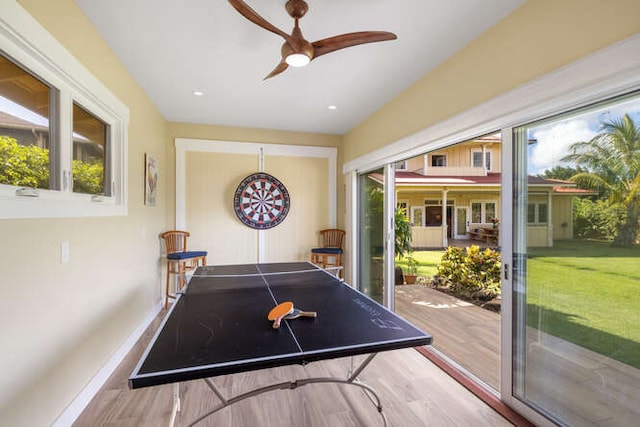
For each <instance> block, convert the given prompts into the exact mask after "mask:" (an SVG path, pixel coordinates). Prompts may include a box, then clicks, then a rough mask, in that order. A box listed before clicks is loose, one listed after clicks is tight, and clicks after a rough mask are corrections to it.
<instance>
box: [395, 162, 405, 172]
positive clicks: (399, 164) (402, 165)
mask: <svg viewBox="0 0 640 427" xmlns="http://www.w3.org/2000/svg"><path fill="white" fill-rule="evenodd" d="M407 163H408V162H407V161H406V160H400V161H397V162H396V172H397V171H406V170H407Z"/></svg>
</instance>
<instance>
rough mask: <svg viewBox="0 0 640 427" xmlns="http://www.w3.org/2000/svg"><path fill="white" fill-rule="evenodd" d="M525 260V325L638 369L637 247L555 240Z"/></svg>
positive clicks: (639, 265)
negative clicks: (552, 244)
mask: <svg viewBox="0 0 640 427" xmlns="http://www.w3.org/2000/svg"><path fill="white" fill-rule="evenodd" d="M528 257H529V258H528V260H527V324H528V325H529V326H532V327H535V328H537V329H540V330H542V331H544V332H546V333H549V334H551V335H554V336H557V337H560V338H562V339H565V340H567V341H570V342H573V343H574V344H577V345H579V346H582V347H585V348H588V349H590V350H592V351H595V352H597V353H600V354H603V355H607V356H609V357H611V358H613V359H616V360H618V361H620V362H623V363H626V364H628V365H631V366H634V367H636V368H640V246H637V245H636V246H634V247H632V248H628V249H627V248H614V247H611V245H610V243H609V242H597V241H569V242H556V244H555V247H554V248H540V249H531V250H530V251H529V254H528Z"/></svg>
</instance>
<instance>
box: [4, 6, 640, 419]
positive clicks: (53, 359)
mask: <svg viewBox="0 0 640 427" xmlns="http://www.w3.org/2000/svg"><path fill="white" fill-rule="evenodd" d="M19 3H20V4H21V5H23V6H24V7H25V8H26V9H27V11H28V12H29V13H31V14H32V15H33V16H34V17H35V18H36V19H38V20H39V21H40V22H41V24H42V25H43V26H44V27H45V28H46V29H47V30H48V31H49V32H50V33H52V34H53V36H54V37H56V38H57V39H58V40H59V41H60V42H61V43H62V44H63V45H64V46H65V47H66V48H67V49H68V50H69V51H70V52H71V53H72V54H73V55H74V56H75V57H76V58H77V59H78V60H79V61H80V62H82V63H83V64H84V65H85V66H86V67H87V68H88V69H89V70H90V71H91V72H92V73H93V74H94V75H95V76H96V77H97V78H98V79H99V80H101V81H102V82H103V84H104V85H106V86H107V87H108V88H109V89H110V90H111V91H112V92H113V93H114V94H115V95H116V96H117V97H118V98H120V100H121V101H122V102H123V103H124V104H125V105H127V106H128V108H129V109H130V114H131V115H130V127H129V152H128V155H129V170H128V172H129V200H128V202H129V214H128V215H127V216H125V217H117V218H96V219H91V218H89V219H55V220H50V219H35V220H1V221H0V237H1V239H2V242H3V243H4V244H3V245H1V246H0V267H1V268H0V272H1V277H2V279H1V280H0V292H1V293H2V298H1V299H0V301H1V302H0V343H1V346H0V348H2V352H0V370H1V371H0V378H1V379H0V381H1V383H0V420H2V421H1V423H2V424H3V425H10V426H43V425H49V424H51V422H53V421H54V420H55V419H56V417H57V416H58V415H59V414H60V413H61V411H63V410H64V408H65V407H66V405H68V404H69V403H70V402H71V401H72V399H73V398H74V397H75V396H76V395H77V394H78V393H79V392H80V390H81V389H82V387H83V386H84V385H85V384H86V383H87V382H88V381H89V380H90V379H91V377H92V376H93V375H94V374H95V373H96V372H97V370H98V369H99V368H100V367H101V366H102V365H103V364H104V362H105V360H106V359H107V358H108V357H109V356H110V355H111V354H112V353H113V352H114V351H115V350H116V349H117V348H118V346H119V345H120V344H121V342H122V341H123V340H124V339H125V338H126V337H127V336H128V335H129V334H130V333H131V332H132V330H133V329H134V328H135V327H136V326H137V325H138V324H139V323H140V322H141V321H142V319H143V318H144V317H145V315H147V314H148V313H149V312H150V311H151V309H152V307H154V305H155V304H156V303H157V302H158V301H159V299H160V295H161V282H162V280H161V271H162V265H161V264H160V258H159V253H160V245H159V241H158V238H157V236H158V233H160V232H161V231H162V230H164V229H166V228H171V227H172V226H173V224H174V210H175V207H174V203H175V200H174V195H173V194H174V187H175V183H174V176H175V166H174V162H175V159H174V152H175V149H174V147H173V138H175V137H187V138H204V139H221V140H230V141H251V142H273V143H278V144H300V145H318V146H340V147H341V148H342V150H341V152H339V157H338V165H339V169H340V168H341V165H342V163H343V160H351V159H353V158H355V157H357V156H359V155H362V154H364V153H366V152H369V151H371V150H372V149H376V148H379V147H381V146H383V145H386V144H388V143H390V142H392V141H395V140H397V139H399V138H401V137H404V136H406V135H410V134H412V133H414V132H416V131H418V130H420V129H423V128H425V127H427V126H429V125H432V124H435V123H438V122H440V121H442V120H443V119H445V118H447V117H450V116H452V115H454V114H456V113H458V112H461V111H463V110H465V109H467V108H469V107H471V106H474V105H477V104H479V103H481V102H483V101H486V100H487V99H490V98H492V97H494V96H496V95H498V94H500V93H503V92H505V91H507V90H509V89H512V88H514V87H516V86H518V85H520V84H522V83H524V82H527V81H529V80H531V79H533V78H535V77H538V76H540V75H543V74H544V73H547V72H549V71H552V70H554V69H556V68H558V67H560V66H562V65H565V64H567V63H569V62H571V61H573V60H575V59H577V58H580V57H582V56H584V55H586V54H589V53H591V52H593V51H595V50H597V49H600V48H602V47H605V46H607V45H610V44H611V43H613V42H615V41H618V40H621V39H623V38H625V37H627V36H629V35H631V34H634V33H636V32H638V31H639V30H640V21H639V20H638V19H637V17H638V16H640V2H638V1H637V0H616V1H607V2H605V1H601V0H591V1H587V0H583V1H579V0H563V1H557V0H529V1H528V2H527V3H526V4H525V5H524V6H523V7H521V8H520V9H518V10H517V11H515V12H514V13H513V14H512V15H511V16H509V17H507V18H506V19H504V20H503V21H502V22H500V23H499V24H498V25H496V26H495V27H494V28H492V29H490V30H489V31H488V32H487V33H486V34H484V35H483V36H482V37H480V38H479V39H477V40H476V41H474V42H473V43H471V44H470V45H469V46H467V47H466V48H464V49H463V50H462V51H460V52H459V53H458V54H457V55H455V56H454V57H452V58H451V59H449V60H448V61H447V62H445V63H444V64H442V65H441V66H440V67H438V68H437V69H436V70H434V71H433V72H431V73H429V74H428V75H426V76H425V77H424V78H422V79H421V80H419V81H418V82H417V83H415V84H414V85H413V86H411V87H410V88H409V89H408V90H407V91H405V92H404V93H402V94H401V95H399V96H398V97H397V98H395V99H394V100H393V101H391V102H390V103H389V104H388V105H386V106H385V107H383V108H382V109H381V110H380V111H378V112H376V113H375V114H373V115H372V116H371V117H369V118H368V119H367V120H365V121H364V122H363V123H362V124H360V125H359V126H358V127H356V128H355V129H353V130H352V131H350V132H349V133H348V134H347V135H346V136H345V137H344V140H343V138H342V137H340V136H335V135H316V134H302V133H294V132H283V131H277V130H272V131H270V130H257V129H240V128H229V127H218V126H198V125H190V124H177V123H166V122H165V121H164V120H163V118H162V117H161V116H160V114H159V113H158V111H157V110H156V109H155V108H154V106H153V105H152V104H151V102H150V101H149V99H148V98H147V97H146V96H145V94H144V93H143V92H142V91H141V89H140V88H139V87H138V86H137V84H136V83H135V82H134V81H133V79H132V78H131V76H130V75H129V74H128V72H127V71H126V70H125V69H124V67H123V66H122V64H121V63H120V62H119V60H118V59H117V58H116V57H115V56H114V54H113V52H111V50H110V49H109V48H108V46H107V45H106V44H105V43H104V41H103V40H102V39H101V38H100V37H99V36H98V34H97V33H96V32H95V30H94V29H93V27H92V26H91V25H90V23H89V22H88V21H87V19H86V18H85V17H84V16H83V15H82V13H81V12H80V10H79V9H78V8H77V6H76V5H75V3H74V2H73V0H56V1H51V0H19ZM603 17H606V19H604V18H603ZM145 152H149V153H151V154H153V155H155V156H156V157H157V159H158V161H159V168H160V181H159V188H160V195H159V199H158V206H157V207H155V208H149V207H145V206H144V205H143V188H144V187H143V159H144V153H145ZM344 194H345V192H344V183H343V180H342V178H341V174H339V177H338V212H337V218H338V225H339V226H343V225H344V223H345V218H344V213H345V204H344V197H345V196H344ZM61 241H69V242H70V254H71V259H70V261H69V262H68V263H66V264H60V263H59V262H58V259H59V247H60V242H61Z"/></svg>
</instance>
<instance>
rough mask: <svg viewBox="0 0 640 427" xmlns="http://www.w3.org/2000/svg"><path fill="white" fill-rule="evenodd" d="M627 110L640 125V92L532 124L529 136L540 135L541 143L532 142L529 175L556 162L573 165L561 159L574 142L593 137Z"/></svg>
mask: <svg viewBox="0 0 640 427" xmlns="http://www.w3.org/2000/svg"><path fill="white" fill-rule="evenodd" d="M625 113H627V114H629V115H630V116H631V118H632V119H633V120H634V122H635V123H636V126H640V97H639V96H635V97H633V98H631V99H629V100H627V101H624V102H622V103H616V104H614V105H606V106H604V107H600V108H597V109H590V110H589V111H583V112H580V113H577V114H575V115H572V116H570V117H564V118H561V119H558V120H555V121H551V122H549V121H546V122H545V123H543V124H541V125H539V126H535V125H534V126H533V127H530V128H529V129H528V132H529V138H530V139H536V140H537V143H534V144H531V145H530V146H529V150H528V159H527V160H528V173H529V175H537V174H539V173H542V172H544V171H545V170H546V169H551V168H553V167H555V166H572V165H571V164H568V163H564V162H562V161H561V160H560V159H562V157H564V156H566V155H567V154H569V153H570V150H569V147H570V146H571V144H573V143H575V142H580V141H589V140H591V139H592V138H593V137H595V136H596V135H597V134H598V133H599V132H600V131H601V123H602V122H604V121H610V120H615V119H617V118H621V117H622V116H623V115H624V114H625Z"/></svg>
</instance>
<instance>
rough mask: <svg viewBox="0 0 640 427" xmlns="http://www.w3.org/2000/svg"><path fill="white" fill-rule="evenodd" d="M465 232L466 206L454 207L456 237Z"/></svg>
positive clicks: (461, 235)
mask: <svg viewBox="0 0 640 427" xmlns="http://www.w3.org/2000/svg"><path fill="white" fill-rule="evenodd" d="M465 234H467V208H457V209H456V237H464V235H465Z"/></svg>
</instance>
